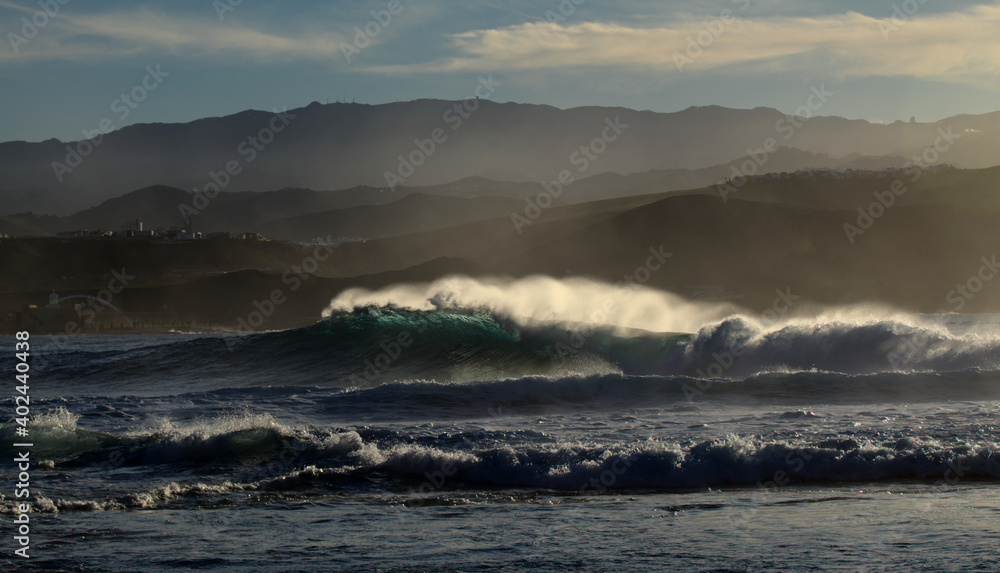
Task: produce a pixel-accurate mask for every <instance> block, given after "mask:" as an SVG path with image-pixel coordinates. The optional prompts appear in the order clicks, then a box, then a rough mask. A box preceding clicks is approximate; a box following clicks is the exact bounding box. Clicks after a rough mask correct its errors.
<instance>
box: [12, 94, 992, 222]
mask: <svg viewBox="0 0 1000 573" xmlns="http://www.w3.org/2000/svg"><path fill="white" fill-rule="evenodd" d="M473 104H474V105H473ZM455 105H456V104H455V102H446V101H440V100H418V101H412V102H403V103H393V104H384V105H362V104H328V105H321V104H318V103H313V104H311V105H309V106H307V107H305V108H301V109H296V110H290V111H289V112H288V114H287V115H283V116H276V115H275V114H274V113H271V112H262V111H245V112H242V113H238V114H235V115H231V116H227V117H220V118H208V119H201V120H198V121H193V122H190V123H186V124H139V125H133V126H129V127H126V128H123V129H121V130H118V131H115V132H112V133H110V134H107V135H105V136H103V137H102V139H101V140H100V143H99V144H97V145H96V146H95V145H93V144H88V143H83V144H79V143H76V142H74V143H72V144H71V145H70V148H71V149H72V150H74V151H72V152H71V151H68V150H67V144H65V143H62V142H59V141H56V140H48V141H45V142H41V143H26V142H7V143H2V144H0V209H2V210H0V213H5V214H11V213H16V212H24V211H33V212H37V213H54V214H69V213H72V212H75V211H79V210H81V209H84V208H87V207H91V206H94V205H96V204H98V203H100V202H101V201H103V200H106V199H109V198H113V197H117V196H120V195H123V194H124V193H127V192H129V191H132V190H135V189H140V188H144V187H148V186H152V185H168V186H173V187H178V188H181V189H188V190H190V189H195V188H197V189H199V190H200V189H204V188H205V187H206V185H217V186H220V187H223V188H224V189H225V190H227V191H266V190H272V189H280V188H286V187H295V188H312V189H346V188H351V187H356V186H362V185H367V186H371V187H377V188H379V187H381V188H384V187H387V186H388V184H387V179H386V176H385V174H386V173H387V172H388V173H393V174H394V178H393V182H394V183H396V184H400V185H416V186H427V185H438V184H444V183H446V182H450V181H455V180H460V179H464V178H468V177H476V176H490V177H494V178H501V179H509V180H513V181H518V180H519V181H552V180H555V179H556V178H558V177H559V175H560V173H561V172H563V171H568V172H569V173H571V174H572V176H573V177H574V178H576V179H580V178H583V177H587V176H592V175H597V174H601V173H606V172H617V173H621V174H630V173H637V172H643V171H648V170H654V169H656V170H666V169H693V170H698V169H704V168H708V167H711V166H715V165H724V164H727V163H728V162H731V161H733V160H736V159H738V158H741V157H744V156H746V155H747V153H748V151H752V150H757V149H760V148H761V147H762V146H763V145H764V144H765V142H767V141H768V139H770V138H774V139H775V141H776V143H777V144H779V145H784V146H790V147H794V148H797V149H800V150H803V151H805V152H808V153H813V154H826V155H829V156H831V157H832V158H834V159H837V158H845V157H847V156H852V155H854V154H860V155H862V156H872V157H881V156H896V157H907V158H908V157H909V156H911V155H912V154H913V153H919V152H922V150H924V149H926V148H927V147H929V146H932V145H934V144H935V140H936V138H938V136H939V130H948V129H952V130H953V132H954V133H956V134H959V136H960V139H959V140H957V141H955V142H954V144H953V145H951V147H950V148H949V149H948V151H947V152H946V153H942V154H941V157H940V161H942V162H948V163H952V164H954V165H957V166H960V167H986V166H992V165H996V164H1000V146H997V145H996V143H997V138H998V137H1000V135H998V134H1000V114H987V115H981V116H959V117H956V118H952V119H946V120H942V121H939V122H935V123H902V122H896V123H893V124H890V125H880V124H872V123H869V122H866V121H853V120H846V119H842V118H836V117H817V118H814V119H811V120H808V121H805V122H802V121H801V120H796V121H795V122H794V123H793V122H792V120H790V119H789V118H787V117H786V116H784V115H783V114H781V113H780V112H778V111H776V110H773V109H768V108H757V109H753V110H733V109H727V108H721V107H715V106H711V107H697V108H689V109H686V110H683V111H680V112H676V113H654V112H650V111H635V110H630V109H624V108H601V107H585V108H574V109H567V110H560V109H556V108H553V107H549V106H540V105H528V104H515V103H495V102H490V101H485V100H483V101H480V102H478V103H476V102H475V101H473V102H472V103H471V104H470V106H471V107H474V108H475V109H474V111H464V110H463V112H462V113H461V114H459V113H457V112H456V111H455V110H454V109H453V107H454V106H455ZM463 116H464V117H463ZM794 125H799V126H801V127H798V128H793V127H792V126H794ZM436 130H439V131H436ZM435 134H436V135H435ZM434 137H437V140H438V142H434V141H432V139H433V138H434ZM251 138H252V139H251ZM265 141H266V144H265V143H263V142H265ZM418 141H419V142H420V143H419V144H418V143H417V142H418ZM584 146H586V147H589V148H590V149H583V150H581V147H584ZM421 148H422V149H421ZM73 153H79V154H80V155H81V156H80V157H74V156H73V155H72V154H73ZM401 156H402V157H403V158H404V160H402V161H401V160H400V157H401ZM775 159H776V158H775ZM806 159H808V157H806ZM55 162H58V163H60V164H63V165H66V166H69V167H70V168H71V169H72V171H68V170H66V169H62V168H58V167H57V168H55V169H54V167H53V165H54V163H55ZM411 162H412V163H413V164H416V165H409V163H411ZM73 165H76V166H75V167H72V166H73ZM809 166H810V165H808V163H807V164H802V163H798V162H796V161H787V162H786V163H785V164H784V165H783V166H782V169H784V170H789V169H797V168H802V167H809ZM227 167H229V168H230V172H228V173H227V172H226V170H227ZM411 167H412V172H411ZM766 168H767V169H768V170H776V169H775V168H774V167H773V166H770V165H768V166H767V167H766ZM56 171H59V173H58V176H57V173H56ZM212 175H214V177H213V176H212ZM60 179H61V180H60ZM210 188H211V187H210Z"/></svg>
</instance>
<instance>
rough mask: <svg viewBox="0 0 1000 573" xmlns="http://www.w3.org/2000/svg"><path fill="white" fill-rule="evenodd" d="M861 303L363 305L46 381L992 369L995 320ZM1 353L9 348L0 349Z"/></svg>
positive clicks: (77, 367)
mask: <svg viewBox="0 0 1000 573" xmlns="http://www.w3.org/2000/svg"><path fill="white" fill-rule="evenodd" d="M949 321H951V322H952V323H955V322H958V320H957V319H954V318H949V317H917V316H910V317H907V316H881V317H880V316H870V315H866V314H865V313H863V312H861V311H857V310H856V311H852V312H849V313H840V314H834V315H826V316H821V317H818V318H813V319H809V320H806V319H797V320H789V321H787V322H784V323H776V324H766V323H763V322H761V321H760V320H757V319H753V318H750V317H746V316H740V315H736V316H730V317H728V318H725V319H721V320H717V321H714V322H710V323H708V324H705V325H703V326H701V327H700V328H698V329H697V330H696V331H695V332H693V333H692V334H676V333H654V332H645V331H635V330H632V331H626V330H623V329H622V328H621V327H618V326H614V325H594V324H580V323H565V322H563V323H539V322H537V321H533V320H529V321H525V320H519V319H515V318H511V317H509V316H502V315H496V314H493V313H491V312H487V311H484V310H483V309H478V310H471V309H460V308H444V309H437V310H412V309H404V308H397V307H393V306H388V307H373V306H368V307H361V308H355V309H352V310H350V311H341V312H335V313H333V314H332V315H331V316H330V317H328V318H326V319H324V320H323V321H321V322H319V323H317V324H315V325H312V326H309V327H305V328H301V329H296V330H290V331H285V332H271V333H260V334H250V335H244V336H235V335H233V336H223V337H218V336H212V337H202V338H196V339H188V340H183V341H179V342H170V343H165V344H160V345H155V346H143V347H140V348H131V349H124V350H121V351H119V352H118V353H116V354H115V355H114V356H111V355H109V353H108V352H70V353H67V355H66V357H63V356H61V355H59V354H56V355H54V357H53V362H52V363H50V364H48V365H47V367H46V368H45V369H44V370H43V371H42V372H41V373H42V374H44V375H45V376H46V378H47V387H48V388H53V389H56V390H58V389H59V388H61V387H63V388H68V387H72V389H73V390H74V392H78V391H79V389H80V388H86V389H88V390H93V391H94V393H95V394H101V393H106V394H107V393H127V392H135V391H137V389H142V391H145V392H149V391H153V392H155V391H156V389H157V388H159V387H162V386H164V383H163V382H164V380H169V381H170V384H169V387H170V388H171V389H172V390H173V392H174V393H177V392H184V391H200V390H210V389H218V388H237V387H241V388H247V387H255V386H325V387H336V388H372V387H377V386H380V385H385V384H396V383H399V382H408V381H418V380H425V381H432V382H437V383H449V384H459V383H473V382H490V381H504V380H509V379H518V378H531V377H544V378H573V377H580V376H583V377H587V376H613V375H622V376H659V377H662V378H670V377H687V378H698V379H718V380H723V379H724V380H751V379H753V378H755V377H761V376H768V375H782V374H805V375H808V374H814V373H820V374H844V375H858V376H865V375H872V374H881V373H904V374H908V373H939V374H946V373H952V372H968V371H981V372H996V371H997V370H998V367H1000V335H998V333H997V329H996V328H995V327H991V328H979V329H972V330H969V329H964V330H960V329H957V328H954V327H949V326H948V322H949ZM0 361H2V360H0Z"/></svg>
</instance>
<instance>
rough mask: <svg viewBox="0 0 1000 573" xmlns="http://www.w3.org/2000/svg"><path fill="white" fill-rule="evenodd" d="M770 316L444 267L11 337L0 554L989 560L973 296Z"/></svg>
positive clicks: (239, 563) (245, 563) (991, 341)
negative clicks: (219, 319)
mask: <svg viewBox="0 0 1000 573" xmlns="http://www.w3.org/2000/svg"><path fill="white" fill-rule="evenodd" d="M780 294H781V293H780V292H779V293H778V294H776V296H779V295H780ZM784 300H786V301H790V302H791V303H796V301H795V300H794V298H791V293H790V292H786V296H785V299H784ZM785 307H787V312H786V311H785V310H780V311H779V310H778V309H779V308H785ZM785 307H778V306H775V307H774V308H772V309H769V310H770V311H767V310H765V311H764V312H760V313H748V312H746V311H745V310H741V309H740V308H739V307H737V306H735V305H734V304H733V303H732V302H726V301H708V302H690V301H686V300H684V299H682V298H680V297H677V296H675V295H672V294H669V293H665V292H660V291H657V290H654V289H647V288H643V287H641V286H635V285H618V286H613V285H604V284H601V283H596V282H592V281H585V280H581V279H561V280H557V279H552V278H547V277H531V278H527V279H521V280H516V281H512V280H501V279H497V280H482V279H480V280H474V279H469V278H465V277H450V278H447V279H443V280H441V281H436V282H434V283H429V284H419V285H401V286H396V287H391V288H387V289H383V290H379V291H365V290H359V289H355V290H350V291H346V292H344V293H341V294H340V295H339V296H337V297H336V298H334V299H333V300H332V301H331V302H330V305H329V307H328V308H327V309H326V311H325V312H324V318H323V319H322V320H320V321H319V322H317V323H316V324H314V325H312V326H308V327H305V328H301V329H296V330H290V331H282V332H259V333H250V334H246V333H232V334H195V333H177V334H162V335H142V336H124V335H81V336H74V337H49V336H33V337H32V341H33V346H32V357H31V359H32V388H31V391H32V409H33V412H34V413H35V417H34V419H33V420H32V422H31V432H32V437H33V442H34V448H33V450H32V456H33V459H34V460H35V461H36V464H37V467H33V468H32V472H33V473H32V480H33V483H32V488H31V491H32V496H31V498H30V500H29V501H30V502H31V503H32V511H33V513H32V517H33V524H34V526H33V538H34V542H33V554H34V557H33V558H32V559H30V560H27V561H26V560H20V559H18V560H15V558H13V557H8V556H7V555H5V556H4V557H3V558H2V560H0V562H3V563H5V565H6V569H7V570H24V571H43V570H44V571H187V570H207V571H244V570H247V569H253V570H257V571H321V570H365V571H368V570H378V571H481V570H501V571H524V570H543V571H545V570H551V571H561V570H565V569H568V568H580V569H584V570H599V571H603V570H611V569H627V570H636V571H817V570H824V571H827V570H828V571H899V570H927V571H996V570H1000V558H998V557H997V553H996V547H997V546H998V542H1000V504H998V503H997V502H996V499H997V493H998V492H1000V490H998V486H1000V457H998V456H1000V426H998V424H997V420H998V415H1000V316H997V315H959V314H937V315H921V314H913V313H907V312H903V311H899V310H895V309H892V308H888V307H879V306H874V305H869V306H864V307H837V308H830V307H826V308H817V307H811V306H807V305H805V304H804V303H797V304H788V305H786V306H785ZM13 342H14V340H13V338H12V337H6V338H5V339H4V344H5V347H7V348H10V349H13V348H14V345H13ZM0 365H2V367H3V368H5V369H6V371H8V372H10V371H13V370H14V357H13V350H11V351H10V352H8V353H6V354H5V355H3V356H0ZM12 386H13V383H12ZM11 418H12V416H10V417H7V416H5V417H4V418H3V424H2V425H0V450H3V451H2V452H0V474H2V476H3V477H2V479H0V518H2V522H3V523H5V524H8V525H9V523H10V521H11V519H12V517H13V515H14V513H13V509H14V505H15V503H19V502H22V501H23V500H17V499H15V498H14V495H13V492H14V491H15V489H16V488H15V485H14V484H15V481H16V476H17V471H16V466H15V464H14V463H13V462H12V461H11V460H13V458H14V457H15V456H16V455H17V453H16V451H15V449H13V448H12V447H11V446H10V444H12V443H14V442H15V441H16V436H15V434H14V432H15V430H16V424H15V423H14V422H13V420H12V419H11ZM6 534H7V532H6V531H5V535H6ZM8 555H9V553H8ZM14 567H16V569H13V568H14Z"/></svg>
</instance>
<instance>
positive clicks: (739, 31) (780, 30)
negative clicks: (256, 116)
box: [367, 5, 1000, 85]
mask: <svg viewBox="0 0 1000 573" xmlns="http://www.w3.org/2000/svg"><path fill="white" fill-rule="evenodd" d="M733 12H734V14H733V17H732V18H729V19H728V20H727V21H726V22H723V21H721V20H716V21H715V22H714V23H710V24H709V25H708V27H706V25H705V23H704V22H706V21H709V20H711V19H704V20H693V21H692V20H686V21H684V22H681V23H677V24H673V25H671V26H669V27H658V28H643V27H635V26H626V25H621V24H613V23H599V22H581V23H575V24H566V25H563V24H554V23H548V22H532V23H524V24H519V25H515V26H509V27H506V28H499V29H488V30H474V31H470V32H464V33H460V34H455V35H452V36H451V38H450V39H451V44H452V48H453V50H454V51H455V52H456V55H454V56H452V57H449V58H445V59H440V60H436V61H431V62H425V63H419V64H413V65H397V66H376V67H370V68H368V69H367V70H368V71H372V72H381V73H421V72H483V71H495V72H500V71H508V72H510V71H519V70H572V69H576V68H583V69H586V68H594V67H602V66H606V67H616V68H627V69H633V70H636V71H647V72H657V73H664V74H666V73H674V74H677V73H678V72H679V70H678V65H677V61H678V60H677V58H678V55H680V56H681V57H690V58H691V60H692V61H690V62H687V63H686V64H685V65H684V66H683V73H721V72H725V73H733V72H740V71H744V72H747V73H759V72H780V71H805V72H811V73H815V72H820V73H826V74H829V75H832V76H839V77H871V76H897V77H899V76H907V77H914V78H920V79H927V80H947V81H958V82H966V83H982V82H993V85H996V80H995V78H996V77H997V75H998V73H1000V43H998V42H997V40H996V33H997V30H998V29H1000V5H990V6H977V7H974V8H971V9H969V10H966V11H962V12H951V13H944V14H932V15H926V16H924V15H922V14H919V13H918V14H916V15H915V16H914V17H912V18H909V19H907V20H905V21H904V20H901V19H892V18H884V19H878V18H873V17H871V16H866V15H863V14H859V13H856V12H849V13H846V14H839V15H824V16H817V17H791V18H787V17H786V18H780V17H766V18H763V17H758V18H743V17H741V15H740V11H739V10H734V11H733ZM713 27H714V29H715V30H716V33H715V34H714V35H713V33H712V32H711V31H710V30H709V29H708V28H713ZM699 34H701V39H702V40H703V41H702V44H703V46H704V47H703V48H701V50H702V51H701V53H700V54H699V53H698V49H696V48H692V49H691V51H690V52H688V47H689V45H690V43H691V42H692V41H693V42H697V41H698V39H699ZM709 38H711V40H710V41H707V39H709Z"/></svg>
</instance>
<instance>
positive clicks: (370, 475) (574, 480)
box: [0, 434, 1000, 513]
mask: <svg viewBox="0 0 1000 573" xmlns="http://www.w3.org/2000/svg"><path fill="white" fill-rule="evenodd" d="M335 442H336V445H335V446H334V448H333V450H332V451H331V452H329V454H328V457H325V458H324V457H320V458H310V459H308V460H305V461H300V460H297V461H296V462H292V463H288V464H285V465H283V466H282V469H281V471H280V473H279V474H277V475H259V474H258V475H257V476H255V478H256V479H239V478H240V477H243V478H245V477H246V476H237V475H228V474H226V473H223V474H222V475H223V479H220V480H218V481H217V482H215V483H207V482H204V481H198V482H195V483H189V484H181V483H177V482H169V483H167V484H165V485H162V486H157V487H155V488H152V489H149V490H142V491H136V492H130V493H125V494H119V495H114V496H111V497H108V498H104V499H91V500H72V499H60V500H52V499H48V498H44V497H38V498H35V499H34V500H33V503H34V504H35V506H34V507H35V510H36V511H42V512H45V511H49V512H55V511H101V510H125V509H151V508H156V507H169V506H170V505H171V504H173V503H175V502H178V501H179V500H181V499H190V498H194V499H195V500H196V501H197V502H198V503H199V505H202V506H204V505H205V504H206V503H207V501H206V500H207V499H212V500H215V501H214V502H213V503H222V504H231V503H233V500H232V498H224V496H226V495H227V494H230V493H236V492H243V493H245V492H255V493H256V494H260V495H264V494H267V495H292V496H293V497H294V498H296V499H301V498H302V496H303V495H305V496H306V497H308V496H311V495H315V496H328V495H329V494H330V493H331V492H336V491H344V490H351V491H355V492H362V491H369V492H373V493H382V494H386V493H388V494H393V495H402V496H403V497H404V498H405V497H407V496H410V497H411V498H414V499H416V500H417V502H418V503H419V498H420V496H426V495H428V494H435V493H441V492H447V491H456V490H466V489H469V488H479V487H489V488H492V489H496V488H504V489H544V490H553V491H563V492H577V493H584V494H600V493H603V492H608V491H628V490H649V489H653V490H680V491H683V490H700V489H704V488H708V487H753V488H764V489H768V490H773V489H774V488H779V487H783V486H787V485H794V484H816V483H856V482H879V481H887V480H892V481H900V480H917V481H923V482H925V483H927V484H928V485H938V486H942V485H943V486H954V485H956V484H959V483H968V482H979V481H984V480H985V481H994V480H998V479H1000V449H998V447H997V444H995V443H987V442H959V443H943V442H941V441H939V440H935V439H931V438H913V437H911V438H899V439H886V440H883V441H873V440H866V439H856V438H843V439H826V440H818V441H809V440H782V439H772V440H769V439H764V438H761V437H755V436H749V437H746V436H743V437H741V436H735V435H730V436H724V437H720V438H717V439H713V440H705V441H699V442H693V443H678V442H670V441H662V440H646V441H642V442H637V443H629V444H599V443H587V442H581V443H549V444H517V445H515V444H510V443H508V444H506V445H495V444H497V443H499V442H496V443H494V444H493V445H484V444H488V442H476V441H470V442H467V443H466V444H465V446H464V447H447V448H446V447H438V446H436V445H433V444H423V443H399V442H396V443H386V442H385V441H382V442H381V443H380V441H379V440H373V441H371V442H367V441H362V440H361V439H360V437H359V436H358V435H357V434H354V435H351V436H341V437H340V438H339V439H338V440H335ZM217 473H218V472H217ZM414 499H410V500H409V503H411V504H412V503H413V501H414ZM199 500H200V501H199ZM8 502H9V500H7V501H3V500H0V512H6V513H9V512H10V511H11V508H12V505H11V503H12V502H11V503H8Z"/></svg>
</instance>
